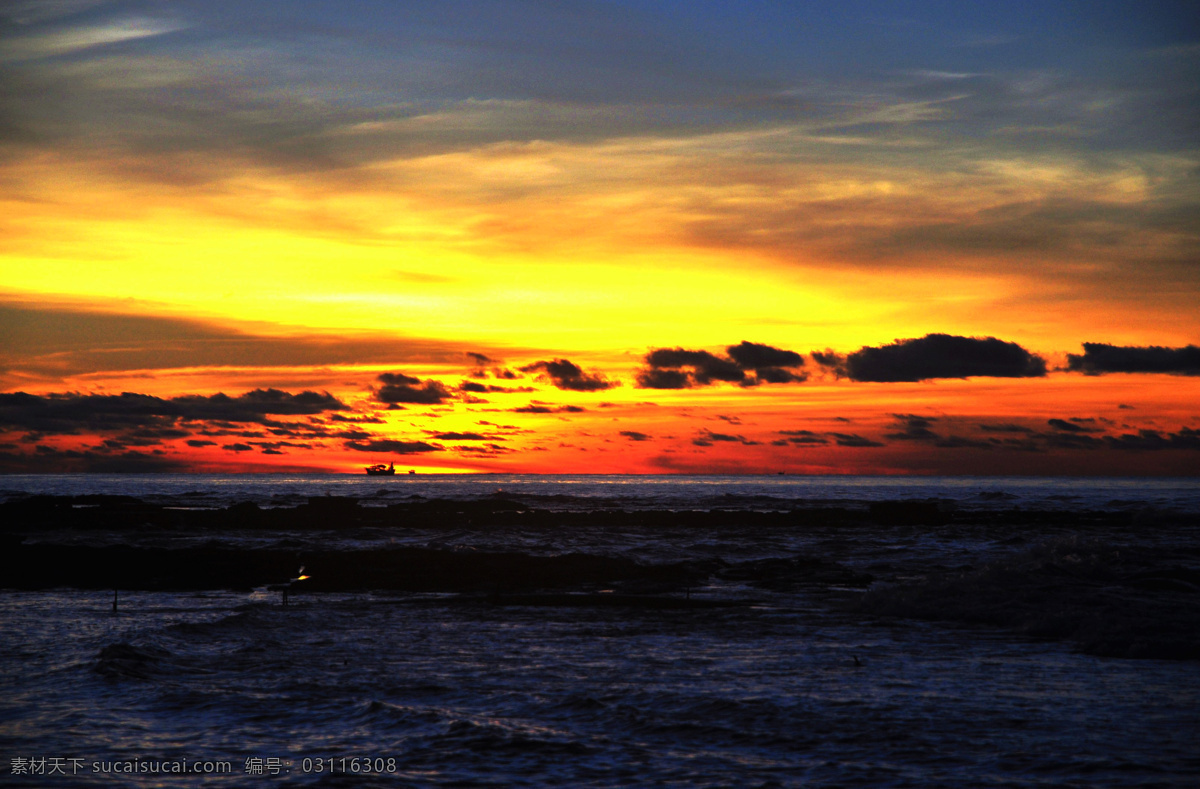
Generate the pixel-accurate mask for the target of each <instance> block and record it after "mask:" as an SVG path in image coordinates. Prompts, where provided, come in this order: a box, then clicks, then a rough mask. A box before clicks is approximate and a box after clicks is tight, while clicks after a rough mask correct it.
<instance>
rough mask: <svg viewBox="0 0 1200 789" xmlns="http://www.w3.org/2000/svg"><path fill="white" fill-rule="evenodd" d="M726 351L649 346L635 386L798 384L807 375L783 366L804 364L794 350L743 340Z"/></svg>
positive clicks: (646, 387) (650, 387) (681, 387)
mask: <svg viewBox="0 0 1200 789" xmlns="http://www.w3.org/2000/svg"><path fill="white" fill-rule="evenodd" d="M726 351H727V352H728V354H729V357H728V358H725V357H721V356H717V355H716V354H713V353H710V352H708V351H703V350H688V349H686V348H654V349H651V351H650V352H649V353H647V354H646V356H645V363H646V367H645V368H644V369H642V370H640V371H638V374H637V385H638V386H639V387H641V388H643V389H688V388H691V387H692V386H708V385H710V384H713V383H716V382H718V381H725V382H727V383H735V384H739V385H741V386H758V385H759V384H764V383H768V384H786V383H799V382H802V381H805V380H807V378H808V376H806V375H805V374H804V373H797V372H792V371H791V370H788V369H785V368H789V367H800V366H803V364H804V357H802V356H801V355H800V354H798V353H796V352H794V351H787V350H783V349H781V348H774V347H772V346H770V345H763V344H761V343H754V342H747V341H745V340H743V341H742V342H741V343H739V344H738V345H730V346H729V347H728V348H726ZM749 373H752V374H749Z"/></svg>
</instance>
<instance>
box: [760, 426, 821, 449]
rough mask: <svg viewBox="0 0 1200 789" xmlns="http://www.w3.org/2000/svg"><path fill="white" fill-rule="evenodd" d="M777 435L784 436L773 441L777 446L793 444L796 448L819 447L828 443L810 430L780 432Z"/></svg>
mask: <svg viewBox="0 0 1200 789" xmlns="http://www.w3.org/2000/svg"><path fill="white" fill-rule="evenodd" d="M779 435H781V436H786V438H781V439H779V440H778V441H773V442H772V443H773V444H776V445H777V446H783V445H786V444H794V445H796V446H821V445H824V444H828V443H829V439H827V438H825V437H824V436H821V435H820V434H818V433H814V432H813V431H811V430H780V431H779Z"/></svg>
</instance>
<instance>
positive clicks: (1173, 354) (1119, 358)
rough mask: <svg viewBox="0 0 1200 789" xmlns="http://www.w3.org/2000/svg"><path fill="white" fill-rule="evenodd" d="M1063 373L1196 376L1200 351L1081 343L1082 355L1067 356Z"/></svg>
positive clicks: (1198, 373)
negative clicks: (1065, 371)
mask: <svg viewBox="0 0 1200 789" xmlns="http://www.w3.org/2000/svg"><path fill="white" fill-rule="evenodd" d="M1067 369H1068V370H1072V371H1074V372H1080V373H1085V374H1087V375H1102V374H1104V373H1172V374H1175V375H1200V347H1197V346H1195V345H1186V346H1184V347H1182V348H1165V347H1162V346H1159V345H1150V346H1146V347H1139V346H1132V345H1109V344H1107V343H1101V342H1085V343H1084V344H1083V354H1082V355H1080V354H1074V353H1069V354H1067Z"/></svg>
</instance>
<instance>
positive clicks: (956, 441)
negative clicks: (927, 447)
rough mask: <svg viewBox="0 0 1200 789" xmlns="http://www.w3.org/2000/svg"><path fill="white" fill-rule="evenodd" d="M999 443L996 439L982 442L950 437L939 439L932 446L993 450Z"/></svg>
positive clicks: (974, 439)
mask: <svg viewBox="0 0 1200 789" xmlns="http://www.w3.org/2000/svg"><path fill="white" fill-rule="evenodd" d="M999 443H1000V442H999V441H998V440H997V439H991V440H984V439H979V438H966V437H964V436H954V435H950V436H944V437H939V438H938V439H937V440H935V441H934V442H933V445H934V446H935V447H938V448H939V449H995V448H996V447H997V446H998V445H999Z"/></svg>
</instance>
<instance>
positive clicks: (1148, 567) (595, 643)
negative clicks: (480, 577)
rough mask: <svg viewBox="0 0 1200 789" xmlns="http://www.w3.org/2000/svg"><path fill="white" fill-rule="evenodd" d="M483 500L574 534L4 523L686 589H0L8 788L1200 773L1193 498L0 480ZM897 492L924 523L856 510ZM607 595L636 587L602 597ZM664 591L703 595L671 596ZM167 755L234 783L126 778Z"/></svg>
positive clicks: (517, 481)
mask: <svg viewBox="0 0 1200 789" xmlns="http://www.w3.org/2000/svg"><path fill="white" fill-rule="evenodd" d="M389 483H394V484H389ZM498 488H501V489H503V491H504V495H505V501H506V502H514V501H521V500H524V501H526V502H529V506H531V507H535V508H537V509H538V510H542V511H550V512H557V513H561V517H562V519H563V520H562V523H564V524H567V525H566V526H563V527H562V528H554V527H553V526H552V525H551V526H547V525H546V523H544V522H539V524H538V525H537V526H536V528H535V527H524V526H514V525H512V524H511V522H509V521H505V525H499V526H498V525H497V523H499V521H496V522H491V521H489V519H488V518H486V517H485V518H482V519H481V518H478V517H474V518H472V519H470V520H469V521H466V520H454V519H453V518H451V519H449V520H448V521H447V522H446V523H444V524H432V525H431V524H430V523H428V522H425V521H423V522H421V523H419V524H418V523H414V525H412V526H405V525H403V524H400V525H397V524H396V523H390V522H389V523H379V522H374V521H365V522H364V523H362V524H360V525H356V526H354V527H353V528H346V527H344V526H340V527H339V525H338V524H330V528H328V529H313V528H311V527H309V528H303V529H299V528H298V529H296V530H294V531H289V530H286V529H285V530H282V531H280V530H279V529H272V530H268V531H264V530H262V529H248V528H244V527H236V528H235V527H234V526H232V525H231V526H230V527H229V528H227V529H217V530H209V531H207V532H206V533H204V534H203V535H195V534H185V533H177V532H171V531H163V530H161V529H147V528H145V527H142V528H139V527H138V524H129V528H128V530H123V529H113V528H111V527H109V526H106V527H105V528H103V529H98V530H86V529H85V530H79V529H73V530H67V531H61V530H60V531H54V530H45V529H39V528H37V527H36V524H35V525H29V524H26V525H25V527H24V528H23V531H21V533H20V534H19V537H20V538H21V539H24V540H25V541H26V542H40V543H45V544H56V545H57V544H64V545H81V544H83V545H91V546H96V547H102V546H103V545H106V544H111V543H117V542H120V543H123V544H128V545H154V546H159V547H161V546H164V545H167V546H169V545H179V546H193V545H195V544H197V543H198V542H207V543H208V544H213V543H216V544H220V545H222V546H234V547H237V546H241V547H242V548H243V549H245V550H247V551H249V550H255V549H256V548H257V547H259V546H263V545H280V544H284V545H287V546H289V547H290V548H294V549H295V550H296V551H297V552H298V555H303V551H305V550H311V549H315V547H317V546H320V547H322V548H325V549H328V548H329V547H330V546H333V547H334V548H335V549H344V550H347V551H354V550H376V551H387V550H391V549H393V548H395V547H396V546H421V547H423V548H428V549H436V550H438V551H444V552H449V553H452V554H454V555H462V554H472V553H474V554H480V553H487V552H489V551H490V552H501V551H507V552H509V553H510V554H514V555H519V556H526V555H528V556H542V557H553V556H561V555H566V554H577V555H582V556H591V557H619V558H622V559H633V560H635V561H637V562H640V563H642V564H646V565H660V564H661V565H669V564H672V563H676V564H679V565H680V566H687V567H690V568H693V569H694V568H701V571H697V572H699V576H695V575H694V576H689V578H693V580H689V581H688V582H687V586H686V588H670V587H662V588H657V589H654V588H637V586H636V584H634V583H633V582H618V583H616V584H615V585H614V588H613V590H612V591H611V592H610V590H608V589H604V588H597V587H595V586H589V587H586V588H582V587H581V588H578V589H575V588H564V589H558V590H556V593H562V595H563V596H560V597H557V598H552V597H549V596H544V597H540V598H539V597H536V596H533V597H530V598H529V600H528V601H527V602H529V603H530V604H520V602H521V599H518V598H512V597H510V598H508V599H506V598H505V597H504V596H503V595H498V594H495V593H488V594H469V593H468V594H464V593H458V592H453V591H446V592H429V591H405V590H403V589H391V590H378V589H376V590H372V589H364V590H361V591H354V592H346V591H340V592H326V593H309V594H296V595H294V596H293V598H292V604H291V605H289V606H287V607H284V606H283V605H282V604H281V596H280V594H279V592H278V591H273V590H270V589H268V588H266V586H261V587H258V588H256V589H253V590H243V591H231V590H224V589H209V590H174V591H150V590H145V589H143V590H140V591H125V592H123V593H122V595H121V597H120V605H119V611H118V613H116V614H114V613H113V611H112V593H111V591H108V590H99V589H71V588H54V589H41V590H36V591H31V590H15V589H14V590H9V591H4V592H0V751H2V753H3V762H2V763H0V783H2V784H3V785H5V786H126V785H130V786H190V785H220V786H258V785H272V784H282V783H283V782H285V781H286V782H288V783H299V784H303V785H310V786H604V787H618V786H664V787H667V786H688V787H691V786H739V787H740V786H992V785H998V786H1046V785H1049V786H1181V787H1182V786H1188V787H1190V786H1196V785H1200V661H1197V660H1195V659H1187V658H1189V656H1190V655H1192V652H1191V650H1192V649H1193V646H1194V639H1195V636H1196V633H1195V627H1196V625H1197V620H1196V618H1195V617H1196V610H1197V609H1198V608H1200V606H1198V605H1197V604H1198V603H1200V586H1197V582H1200V528H1198V521H1197V517H1196V516H1197V515H1198V514H1200V486H1198V485H1197V484H1196V483H1195V482H1189V481H1185V480H1139V481H1128V480H1117V481H1112V480H1109V481H1076V480H1058V481H1045V480H996V479H990V480H954V479H943V480H928V479H926V480H863V479H825V480H805V479H796V478H785V479H776V478H649V479H646V478H632V477H625V478H559V479H555V478H544V477H540V478H539V477H523V478H518V477H512V478H495V477H487V478H471V479H462V478H456V479H444V478H437V479H430V478H419V477H418V478H415V479H414V478H405V479H397V480H388V481H385V482H382V483H381V482H380V481H379V480H370V481H368V480H365V479H363V480H359V479H357V478H352V479H347V478H340V477H333V478H245V477H241V478H236V477H233V478H231V477H186V478H184V477H174V478H148V477H144V478H89V477H59V478H51V477H46V478H12V477H8V478H0V490H4V493H3V494H2V495H3V496H4V497H5V498H7V499H8V500H10V501H13V500H20V499H22V497H24V496H26V495H27V494H30V493H54V494H58V495H73V496H78V495H84V494H89V493H108V494H112V493H125V494H130V495H134V496H137V497H139V498H141V499H143V500H153V501H155V502H157V503H158V504H160V505H161V504H165V505H167V506H169V507H181V508H187V509H189V510H194V509H204V508H209V509H219V508H223V507H228V506H230V505H231V504H236V503H238V502H239V501H255V502H256V503H258V504H259V505H260V506H263V507H270V506H274V507H278V508H288V507H295V506H297V505H300V504H302V503H304V502H305V501H306V500H307V497H308V496H313V495H321V494H322V493H323V492H325V490H327V489H331V490H332V491H333V492H335V493H336V494H337V495H343V496H354V497H356V498H357V499H359V502H360V505H362V506H366V505H372V506H385V505H387V504H389V503H393V504H394V503H396V502H405V501H421V500H427V501H428V500H445V499H451V500H460V501H463V502H468V503H469V502H471V501H474V500H479V501H492V500H495V494H496V492H497V489H498ZM414 496H420V497H422V499H414V498H412V497H414ZM914 499H917V500H938V501H939V502H940V504H939V510H938V511H939V512H943V511H944V512H946V513H947V515H946V517H944V518H937V519H934V520H936V522H930V523H920V522H908V521H914V519H913V518H909V517H901V518H899V519H897V518H890V519H889V517H887V515H888V511H886V510H879V509H877V510H876V511H875V515H874V516H873V515H872V514H871V512H872V511H871V510H870V505H871V503H872V502H876V503H878V502H885V501H895V500H914ZM71 506H73V507H76V508H81V509H85V510H86V509H87V508H88V507H91V506H94V505H93V504H90V503H86V502H80V503H76V504H73V505H71ZM668 510H672V511H678V510H695V511H698V512H708V513H714V512H715V513H716V515H715V516H714V517H711V518H707V519H705V520H697V522H696V523H697V524H698V525H696V526H695V527H687V528H680V527H679V526H678V522H676V521H671V522H669V523H666V525H664V522H660V521H658V520H655V519H654V518H653V517H648V516H647V515H646V514H645V513H647V512H655V511H668ZM813 511H816V512H818V513H825V512H826V511H829V512H830V513H832V514H830V515H829V516H828V518H826V516H825V515H824V514H820V515H819V516H818V517H815V518H814V517H808V516H806V515H805V513H806V512H807V513H809V514H811V513H812V512H813ZM763 512H775V513H794V514H796V520H795V521H794V523H793V524H792V525H787V524H788V523H790V522H789V521H786V520H778V521H771V520H768V521H762V520H761V519H760V520H755V517H754V516H755V515H756V514H760V513H763ZM580 513H608V514H607V515H605V516H603V517H598V518H596V520H595V522H594V523H593V522H591V521H587V520H586V519H585V520H581V519H580V517H579V514H580ZM902 514H903V511H902ZM551 520H553V518H552V517H551ZM915 520H917V521H919V520H920V519H919V518H917V519H915ZM814 568H815V569H814ZM694 577H699V578H701V580H694ZM314 580H315V579H314ZM621 583H624V584H625V586H622V585H621ZM606 594H612V595H614V596H621V597H620V599H622V600H637V601H642V602H639V603H638V604H629V605H597V604H595V603H596V601H598V600H602V599H603V596H604V595H606ZM614 599H616V598H615V597H614ZM564 600H565V601H566V602H571V601H577V602H578V603H579V604H560V603H563V602H564ZM679 600H683V601H684V603H687V602H689V601H694V602H696V603H702V602H704V601H711V602H720V603H722V604H723V607H711V608H699V607H675V608H673V607H667V605H666V603H665V602H664V601H667V602H670V601H679ZM556 601H557V602H556ZM646 601H649V602H648V603H646ZM642 603H646V604H642ZM680 605H683V603H680ZM1113 654H1120V655H1134V656H1137V659H1133V658H1129V657H1112V656H1111V655H1113ZM1161 656H1171V657H1174V658H1176V659H1160V657H1161ZM1180 657H1183V658H1185V659H1178V658H1180ZM197 762H199V763H200V764H197ZM181 765H184V766H186V769H188V770H195V769H197V768H199V769H201V770H215V771H225V772H222V773H209V774H204V773H195V772H193V773H191V774H175V773H171V774H167V775H164V774H162V773H161V772H160V773H152V772H150V771H151V770H152V769H159V770H162V769H164V768H165V769H167V770H172V771H173V770H178V769H181ZM129 770H132V771H138V772H128V771H129ZM50 773H65V774H53V775H52V774H50Z"/></svg>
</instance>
